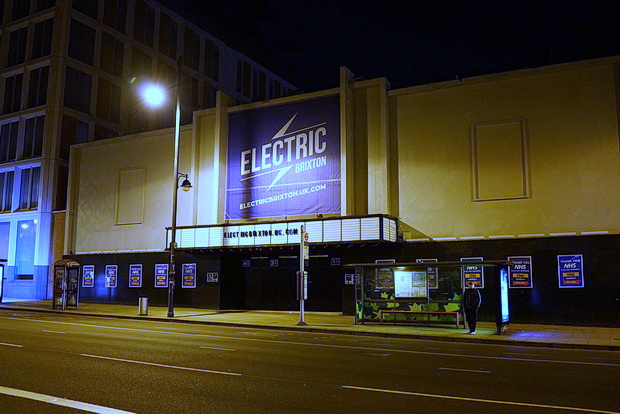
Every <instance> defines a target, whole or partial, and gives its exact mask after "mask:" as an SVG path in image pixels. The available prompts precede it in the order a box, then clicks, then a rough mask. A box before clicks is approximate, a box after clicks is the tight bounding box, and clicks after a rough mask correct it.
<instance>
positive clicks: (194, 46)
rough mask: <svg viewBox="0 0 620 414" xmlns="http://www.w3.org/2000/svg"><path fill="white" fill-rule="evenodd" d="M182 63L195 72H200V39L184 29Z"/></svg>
mask: <svg viewBox="0 0 620 414" xmlns="http://www.w3.org/2000/svg"><path fill="white" fill-rule="evenodd" d="M183 59H184V63H185V64H186V65H187V66H189V67H191V68H192V69H195V70H200V37H198V36H197V35H196V33H194V32H193V31H192V30H190V29H188V28H187V27H186V28H185V52H184V57H183Z"/></svg>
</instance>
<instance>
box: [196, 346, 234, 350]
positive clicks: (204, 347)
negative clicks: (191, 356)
mask: <svg viewBox="0 0 620 414" xmlns="http://www.w3.org/2000/svg"><path fill="white" fill-rule="evenodd" d="M200 348H203V349H215V350H216V351H236V349H230V348H216V347H213V346H200Z"/></svg>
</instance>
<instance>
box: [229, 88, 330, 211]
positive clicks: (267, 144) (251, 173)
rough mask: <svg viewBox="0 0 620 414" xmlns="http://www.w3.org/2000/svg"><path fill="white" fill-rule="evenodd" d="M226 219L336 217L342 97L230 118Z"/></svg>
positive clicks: (296, 103) (260, 110)
mask: <svg viewBox="0 0 620 414" xmlns="http://www.w3.org/2000/svg"><path fill="white" fill-rule="evenodd" d="M228 128H229V134H228V164H227V187H226V219H251V218H264V217H283V216H298V215H305V214H330V213H340V177H341V174H340V98H339V96H337V95H336V96H330V97H326V98H317V99H311V100H306V101H301V102H294V103H290V104H285V105H279V106H274V107H269V108H260V109H254V110H249V111H242V112H235V113H232V114H230V116H229V127H228Z"/></svg>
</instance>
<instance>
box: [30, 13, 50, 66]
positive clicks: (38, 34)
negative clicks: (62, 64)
mask: <svg viewBox="0 0 620 414" xmlns="http://www.w3.org/2000/svg"><path fill="white" fill-rule="evenodd" d="M53 32H54V19H47V20H44V21H42V22H39V23H37V24H35V25H34V40H33V42H32V58H33V59H37V58H40V57H42V56H47V55H49V54H50V53H52V35H53Z"/></svg>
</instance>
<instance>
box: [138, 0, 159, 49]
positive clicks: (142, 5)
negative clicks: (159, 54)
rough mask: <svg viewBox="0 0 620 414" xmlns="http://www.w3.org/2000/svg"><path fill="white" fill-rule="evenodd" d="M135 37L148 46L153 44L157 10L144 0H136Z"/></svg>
mask: <svg viewBox="0 0 620 414" xmlns="http://www.w3.org/2000/svg"><path fill="white" fill-rule="evenodd" d="M134 22H135V23H134V37H135V38H136V40H138V41H140V42H142V43H144V44H145V45H147V46H151V47H152V46H153V27H154V26H155V11H154V10H153V8H152V7H150V6H148V5H147V4H146V2H144V0H138V1H137V2H136V10H135V20H134Z"/></svg>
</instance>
